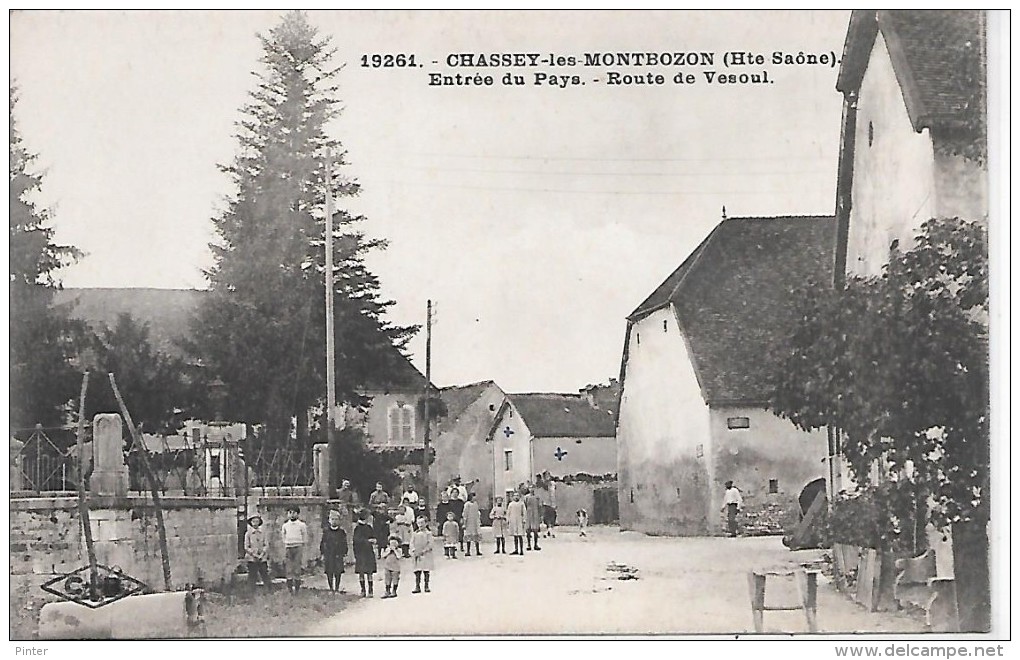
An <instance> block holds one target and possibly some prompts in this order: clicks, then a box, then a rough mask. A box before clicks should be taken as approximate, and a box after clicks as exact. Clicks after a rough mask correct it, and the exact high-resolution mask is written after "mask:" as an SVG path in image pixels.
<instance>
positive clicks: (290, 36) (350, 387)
mask: <svg viewBox="0 0 1020 660" xmlns="http://www.w3.org/2000/svg"><path fill="white" fill-rule="evenodd" d="M260 39H261V40H262V47H263V56H262V58H261V63H262V65H263V69H262V70H261V71H259V72H256V76H257V77H258V81H259V82H258V84H257V85H256V87H255V89H254V90H253V91H252V92H251V93H250V97H249V100H248V103H247V104H246V105H244V106H243V107H242V113H243V115H244V118H243V119H242V120H241V121H240V122H239V124H238V130H237V134H236V139H237V143H238V148H239V151H238V155H237V157H236V158H235V160H234V162H233V163H232V164H231V165H229V166H224V167H223V168H222V169H223V170H224V171H225V172H227V173H228V174H230V176H231V177H232V179H233V184H234V186H235V187H236V193H235V194H234V196H233V197H232V198H231V199H229V200H228V203H227V207H226V209H225V210H224V211H223V212H222V213H221V214H220V215H219V216H218V217H216V218H215V219H214V223H215V228H216V233H217V236H218V243H217V244H214V245H213V246H212V248H213V251H214V256H215V263H214V265H213V267H212V268H211V269H210V270H209V271H208V272H207V278H208V280H209V283H210V295H209V296H207V297H206V298H205V300H204V302H203V305H202V307H201V309H200V310H199V313H198V315H197V318H196V320H195V323H194V324H193V341H194V345H193V350H194V352H195V354H196V355H198V356H199V357H200V358H201V360H202V362H203V364H204V365H205V367H206V368H207V370H208V371H209V372H210V373H211V374H214V375H215V376H216V377H218V378H220V379H222V381H223V382H224V384H225V385H226V388H227V393H228V397H227V404H226V406H225V410H224V412H225V413H227V414H228V415H229V416H230V417H232V418H235V419H240V420H244V421H246V422H249V423H261V424H265V425H266V428H267V432H268V435H269V436H270V437H271V438H279V439H281V440H282V439H283V438H285V437H287V433H288V429H289V427H290V420H291V418H292V417H293V416H297V418H298V419H299V421H303V420H304V419H305V415H304V414H303V413H304V411H305V410H307V409H308V408H309V407H310V406H311V405H312V404H314V403H315V402H317V401H319V400H320V399H321V397H322V394H323V393H324V391H325V385H324V383H325V373H324V372H325V368H324V363H325V357H324V343H325V338H324V333H325V330H324V326H325V311H324V303H323V301H324V298H325V284H324V280H325V266H324V261H325V258H324V254H323V252H324V251H323V244H324V226H325V222H324V221H323V213H322V210H323V207H324V200H325V197H324V169H323V163H324V161H325V160H326V158H327V154H328V153H329V152H332V153H333V154H334V156H335V160H334V162H336V163H337V164H343V153H344V152H343V150H342V148H341V145H340V143H339V142H338V141H337V140H334V139H332V138H330V137H329V136H328V135H327V134H326V126H327V124H328V123H329V122H330V121H331V120H332V119H334V118H335V117H336V116H337V115H338V113H339V99H338V98H337V83H336V79H337V75H338V73H339V68H337V67H335V66H334V65H333V64H331V60H332V57H333V54H334V52H335V49H334V48H333V47H332V46H331V39H330V38H329V37H320V36H319V35H318V32H317V30H316V29H315V28H314V27H312V26H311V25H309V23H308V21H307V19H306V17H305V16H304V14H302V13H300V12H292V13H289V14H287V15H286V16H285V17H284V19H283V20H282V22H281V23H280V24H279V25H277V26H276V27H274V28H273V29H272V30H270V32H269V34H268V36H261V35H260ZM357 191H358V186H357V184H356V183H348V184H345V185H344V186H342V188H341V191H340V192H341V193H342V194H344V195H353V194H356V193H357ZM361 219H362V218H360V217H354V216H352V215H350V214H348V213H346V212H344V211H340V212H338V213H336V215H335V217H334V220H335V225H336V227H337V229H336V230H335V231H336V233H337V236H336V241H335V243H334V250H335V256H334V264H335V268H336V274H337V285H336V294H337V297H336V305H335V327H336V336H337V351H336V358H337V380H336V382H337V397H338V399H339V400H340V401H344V400H349V401H353V400H355V399H356V396H355V389H356V388H357V387H358V386H359V385H360V384H361V383H362V382H363V381H364V380H365V378H366V377H367V376H368V375H370V374H372V375H374V376H376V377H382V378H385V376H386V375H387V374H388V373H390V372H391V371H392V370H393V368H394V367H396V366H397V365H398V359H399V358H400V355H399V354H398V353H397V349H402V348H403V346H404V345H405V344H406V342H407V340H408V339H409V338H410V337H411V335H412V334H413V332H414V331H415V330H416V328H414V327H397V326H394V325H392V324H391V323H389V322H387V321H386V320H385V318H384V315H385V312H386V310H387V308H388V307H389V306H390V305H392V303H391V302H389V301H385V300H383V299H382V298H381V297H380V294H379V281H378V279H377V278H376V277H375V276H374V275H373V274H372V273H371V272H370V271H369V270H368V268H367V267H366V266H365V263H364V258H365V256H366V254H367V253H368V252H370V251H372V250H375V249H382V248H384V247H385V242H384V241H382V240H378V239H370V238H367V237H366V236H365V235H364V234H363V233H362V232H360V231H357V230H355V229H354V225H355V224H356V223H357V222H358V221H359V220H361ZM302 434H303V432H302V430H301V429H299V435H302Z"/></svg>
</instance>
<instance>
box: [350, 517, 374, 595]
mask: <svg viewBox="0 0 1020 660" xmlns="http://www.w3.org/2000/svg"><path fill="white" fill-rule="evenodd" d="M368 516H369V514H368V512H367V511H362V512H360V513H359V514H358V522H357V524H356V525H354V543H353V545H354V572H355V573H357V574H358V582H359V583H361V595H362V596H365V595H366V594H365V585H366V583H367V584H368V594H367V595H368V597H369V598H371V597H372V576H373V575H374V574H375V571H376V565H375V548H374V547H373V543H374V541H375V531H374V530H373V529H372V526H371V525H369V524H368Z"/></svg>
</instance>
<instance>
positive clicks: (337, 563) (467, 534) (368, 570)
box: [244, 492, 588, 598]
mask: <svg viewBox="0 0 1020 660" xmlns="http://www.w3.org/2000/svg"><path fill="white" fill-rule="evenodd" d="M544 511H545V509H544V508H543V506H542V504H541V501H540V500H539V498H538V496H537V495H536V494H535V493H534V492H528V493H527V494H526V495H525V496H524V497H523V499H522V497H521V494H520V493H514V494H513V496H512V499H511V501H510V502H509V503H508V504H507V506H506V507H504V506H503V498H501V497H497V498H496V500H495V505H494V506H493V507H492V510H491V511H490V512H489V517H490V519H491V520H492V533H493V537H494V539H495V542H496V549H495V553H494V554H511V555H523V554H524V552H525V542H526V543H527V550H528V551H531V550H532V549H534V550H541V549H542V548H541V547H540V546H539V543H538V539H539V534H540V531H541V525H542V523H543V522H545V523H546V525H547V530H548V531H547V535H551V534H552V532H551V529H552V525H554V524H555V522H554V521H553V522H552V523H551V524H550V521H549V518H548V516H547V515H546V516H544V515H543V512H544ZM437 513H439V512H437ZM437 517H438V516H437ZM370 518H373V517H372V515H371V513H370V512H369V511H367V510H362V511H360V512H359V513H358V519H357V522H356V523H355V525H354V530H353V539H352V543H351V547H350V549H351V550H353V553H354V572H355V573H357V575H358V583H359V585H360V587H361V595H362V597H367V598H372V597H374V595H375V594H374V592H373V578H374V575H375V573H376V572H378V570H379V565H380V564H381V565H382V572H383V584H384V586H385V588H386V593H385V595H384V596H382V597H383V598H396V597H397V588H398V587H399V585H400V572H401V560H402V559H411V560H412V570H413V571H414V589H413V590H412V591H411V593H414V594H418V593H422V591H423V589H422V586H423V582H424V591H425V592H426V593H428V592H429V591H430V588H429V587H430V585H429V579H430V577H431V573H432V571H433V570H434V568H435V561H434V558H433V538H432V531H431V529H430V527H429V521H428V519H427V518H426V517H425V516H424V515H419V516H418V517H417V520H416V523H417V524H416V525H414V526H412V525H411V524H410V523H405V522H404V521H400V522H398V523H397V525H398V530H400V532H402V533H397V534H390V535H389V536H388V537H387V539H386V545H385V547H383V545H382V544H381V543H380V542H379V538H378V523H377V521H378V516H376V517H375V518H374V519H372V522H370V521H369V520H370ZM341 522H342V518H341V514H340V512H339V511H338V510H336V509H331V510H330V511H329V513H328V515H327V523H326V525H325V526H324V527H323V530H322V539H321V541H320V542H319V553H320V555H321V556H322V562H323V569H324V571H325V573H326V581H327V583H328V585H329V590H330V592H332V593H346V592H345V591H344V589H343V587H342V578H343V573H344V560H345V557H346V556H347V552H348V549H349V548H348V540H347V532H346V531H345V530H344V528H343V526H342V525H341ZM577 522H578V528H579V530H580V535H581V536H585V528H586V527H587V524H588V513H587V512H586V511H585V510H584V509H581V510H579V511H578V512H577ZM262 524H263V520H262V516H260V515H258V514H255V515H253V516H251V517H250V518H249V519H248V526H249V528H248V531H247V533H246V534H245V539H244V549H245V558H246V560H247V562H248V579H249V581H250V583H251V585H252V587H254V586H255V585H256V581H257V580H258V579H259V578H260V577H261V580H262V583H263V585H265V586H267V587H269V586H270V584H271V583H270V580H269V570H268V554H269V539H268V536H267V535H266V532H265V531H264V530H263V529H262ZM481 525H482V519H481V510H480V509H479V507H478V504H477V503H476V502H475V494H474V493H471V494H469V495H468V498H467V502H465V503H464V507H463V511H462V515H461V516H460V520H458V517H457V515H456V514H455V512H454V511H452V510H449V511H445V521H443V522H442V527H441V528H440V530H439V531H440V532H441V534H442V538H443V550H444V556H445V557H446V558H447V559H456V558H457V549H458V547H460V548H462V549H463V548H464V544H466V547H467V552H466V556H468V557H470V556H471V544H474V547H475V554H477V555H478V556H481V554H482V551H481V547H480V544H481ZM404 527H406V529H402V528H404ZM280 534H281V540H282V542H283V546H284V557H285V561H284V564H285V569H286V578H287V589H288V590H289V591H292V592H294V593H297V592H298V591H299V590H300V588H301V573H302V568H303V562H304V547H305V545H306V544H307V543H308V540H309V538H310V537H309V534H308V526H307V525H306V524H305V522H304V521H302V520H301V519H300V511H299V509H298V508H297V507H296V506H292V507H289V508H288V509H287V520H286V521H285V522H284V523H283V525H282V526H281V528H280ZM508 534H509V535H510V536H513V539H514V550H513V552H510V553H507V551H506V536H507V535H508ZM377 546H378V548H377Z"/></svg>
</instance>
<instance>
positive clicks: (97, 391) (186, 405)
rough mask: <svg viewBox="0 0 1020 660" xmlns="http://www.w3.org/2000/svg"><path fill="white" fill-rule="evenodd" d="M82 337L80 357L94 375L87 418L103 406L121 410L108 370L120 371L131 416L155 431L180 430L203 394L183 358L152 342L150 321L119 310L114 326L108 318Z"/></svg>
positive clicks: (88, 398)
mask: <svg viewBox="0 0 1020 660" xmlns="http://www.w3.org/2000/svg"><path fill="white" fill-rule="evenodd" d="M83 341H84V343H83V344H79V346H80V347H81V348H82V349H83V350H81V353H82V355H83V357H82V362H83V363H84V364H86V365H87V366H88V367H89V369H90V370H91V371H93V372H94V376H95V377H94V378H93V379H92V380H90V384H89V391H88V396H87V398H86V416H87V418H89V419H91V418H92V417H93V416H94V415H95V414H97V413H100V412H118V413H119V412H120V408H119V406H118V405H117V400H116V398H115V397H114V395H113V389H112V388H111V387H110V383H109V380H108V378H107V374H108V373H110V372H112V373H114V374H116V376H117V387H118V389H120V391H121V394H122V395H123V397H124V403H125V405H127V407H128V410H129V411H130V412H131V418H132V421H134V422H135V424H137V425H139V426H140V427H142V428H143V429H144V430H145V431H148V432H151V433H172V432H174V431H176V430H177V429H178V428H179V427H180V424H181V422H183V420H184V419H186V418H187V417H189V416H193V413H194V408H195V407H196V406H197V405H198V400H199V399H200V398H204V397H202V394H204V392H203V391H202V388H201V386H200V385H199V386H197V387H195V386H193V385H194V384H193V382H192V380H191V378H190V377H189V376H190V371H191V370H189V368H188V365H187V364H186V363H185V362H184V360H182V359H181V358H179V357H176V356H173V355H169V354H167V353H163V352H162V351H159V350H157V349H156V348H154V347H153V345H152V342H151V340H150V335H149V326H148V324H146V323H141V322H139V321H136V320H135V319H134V317H132V316H131V315H130V314H120V315H119V316H118V317H117V322H116V324H115V325H114V326H113V327H112V328H111V327H109V326H106V325H105V324H104V325H103V326H102V327H100V329H99V332H98V333H95V334H91V336H90V337H88V338H85V339H84V340H83ZM189 413H190V414H189Z"/></svg>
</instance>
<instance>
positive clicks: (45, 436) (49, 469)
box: [10, 426, 91, 493]
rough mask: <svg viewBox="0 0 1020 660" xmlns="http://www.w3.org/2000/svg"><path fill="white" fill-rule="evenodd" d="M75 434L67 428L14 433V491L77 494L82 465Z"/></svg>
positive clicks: (12, 466)
mask: <svg viewBox="0 0 1020 660" xmlns="http://www.w3.org/2000/svg"><path fill="white" fill-rule="evenodd" d="M75 432H76V429H75V428H74V427H63V426H58V427H43V426H36V427H33V428H30V429H12V430H11V437H10V472H11V474H10V477H11V478H10V490H12V491H29V492H37V493H38V492H57V491H72V490H77V489H78V474H79V472H78V466H79V464H80V461H79V460H78V447H77V444H76V440H77V438H76V435H75ZM89 434H90V435H91V430H90V431H89Z"/></svg>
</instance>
